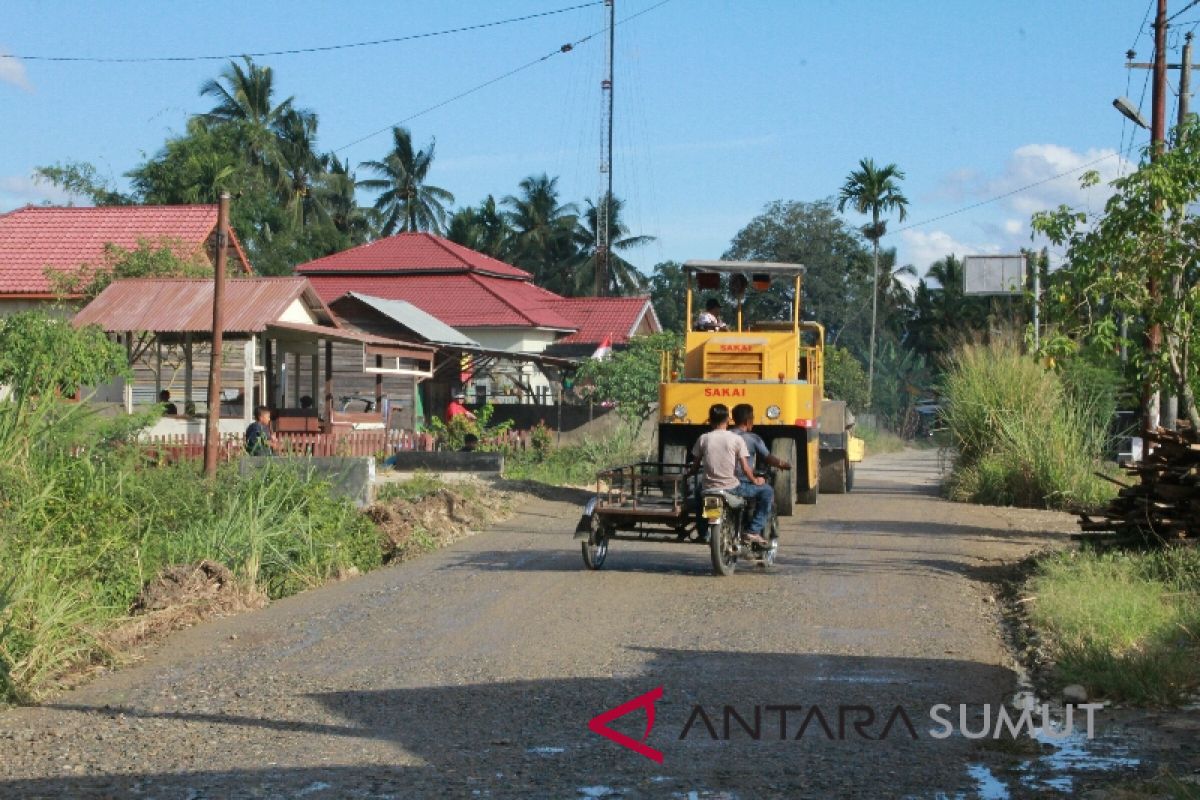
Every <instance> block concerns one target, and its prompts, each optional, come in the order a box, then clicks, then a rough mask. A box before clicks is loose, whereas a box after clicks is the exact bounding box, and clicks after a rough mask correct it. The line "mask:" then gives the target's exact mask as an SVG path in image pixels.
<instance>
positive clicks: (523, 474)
mask: <svg viewBox="0 0 1200 800" xmlns="http://www.w3.org/2000/svg"><path fill="white" fill-rule="evenodd" d="M645 456H646V453H645V452H644V448H643V446H642V444H641V443H640V442H638V441H637V439H636V438H635V436H634V434H633V432H632V431H631V430H630V429H629V428H628V427H626V426H622V427H621V428H620V429H618V431H617V432H616V433H614V434H613V435H612V436H609V437H608V438H605V439H590V438H589V439H585V440H584V441H583V442H582V443H581V444H578V445H572V446H568V447H558V448H554V449H552V450H550V451H548V452H547V453H546V454H545V455H544V456H540V455H538V454H537V453H536V452H526V453H516V454H513V455H512V456H509V457H508V458H507V459H506V460H505V463H504V476H505V477H506V478H512V479H515V480H531V481H537V482H539V483H546V484H550V485H553V486H566V485H573V486H587V485H590V484H593V483H595V481H596V473H597V472H599V471H600V470H602V469H606V468H608V467H613V466H617V465H620V464H628V463H630V462H633V461H638V460H640V459H642V458H644V457H645Z"/></svg>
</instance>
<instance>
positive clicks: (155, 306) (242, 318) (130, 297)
mask: <svg viewBox="0 0 1200 800" xmlns="http://www.w3.org/2000/svg"><path fill="white" fill-rule="evenodd" d="M301 299H303V300H304V304H305V306H307V307H308V309H309V311H310V312H312V313H313V314H314V315H315V316H316V318H317V319H318V320H319V321H320V322H322V323H326V324H330V325H332V324H334V323H333V316H332V315H331V314H330V313H329V309H328V308H327V307H326V306H325V304H324V303H323V302H322V301H321V299H320V297H318V296H317V293H316V292H315V291H314V290H313V288H312V286H311V285H310V284H309V282H308V280H307V279H306V278H301V277H290V278H230V279H229V280H227V281H226V282H225V326H224V329H225V332H226V333H262V332H263V331H264V330H266V328H267V326H268V325H272V324H275V323H277V322H280V321H281V320H280V318H281V317H282V316H283V315H284V314H285V313H286V312H287V310H288V308H289V307H290V306H291V305H292V304H293V303H295V302H296V301H297V300H301ZM212 307H213V282H212V281H211V280H198V279H187V278H135V279H131V280H123V281H115V282H113V283H112V284H110V285H109V286H108V288H106V289H105V290H104V291H102V292H101V293H100V294H99V295H98V296H97V297H96V299H95V300H93V301H92V302H90V303H88V304H87V306H85V307H84V308H83V310H81V311H80V312H79V313H78V314H76V315H75V319H74V320H73V321H74V324H75V325H76V326H83V325H99V326H100V327H101V328H103V329H104V330H106V331H110V332H120V331H151V332H155V333H209V332H211V331H212Z"/></svg>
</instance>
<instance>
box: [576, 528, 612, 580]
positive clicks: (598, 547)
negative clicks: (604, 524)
mask: <svg viewBox="0 0 1200 800" xmlns="http://www.w3.org/2000/svg"><path fill="white" fill-rule="evenodd" d="M605 533H606V532H605V531H604V529H603V528H601V527H600V523H599V521H598V520H597V519H596V518H595V517H594V516H593V517H592V530H591V533H589V534H588V538H587V541H585V542H583V543H582V544H581V549H582V550H583V565H584V566H585V567H587V568H588V569H600V568H601V567H602V566H604V559H605V558H607V557H608V536H607V535H605Z"/></svg>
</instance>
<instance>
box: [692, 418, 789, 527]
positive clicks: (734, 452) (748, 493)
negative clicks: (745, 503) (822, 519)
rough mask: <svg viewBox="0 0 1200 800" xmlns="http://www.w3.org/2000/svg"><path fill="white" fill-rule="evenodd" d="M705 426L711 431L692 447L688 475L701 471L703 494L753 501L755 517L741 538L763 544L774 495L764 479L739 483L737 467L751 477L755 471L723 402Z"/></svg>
mask: <svg viewBox="0 0 1200 800" xmlns="http://www.w3.org/2000/svg"><path fill="white" fill-rule="evenodd" d="M708 423H709V425H711V426H712V430H711V431H709V432H708V433H706V434H704V435H703V436H701V437H700V438H699V439H698V440H697V441H696V444H695V446H694V447H693V448H692V455H693V456H694V457H695V459H694V460H693V462H692V468H691V473H692V474H695V473H697V472H699V471H700V470H701V469H702V468H703V470H704V479H703V487H704V491H713V490H721V491H726V492H730V493H731V494H736V495H738V496H740V497H745V498H747V499H750V498H753V499H754V500H755V501H756V504H755V508H754V516H753V517H752V518H751V520H750V525H749V528H748V530H746V531H745V532H744V533H743V536H744V537H745V539H746V541H749V542H754V543H755V544H766V543H767V540H766V539H765V538H764V537H763V529H764V528H765V527H766V524H767V520H768V519H770V517H771V507H772V505H774V502H775V492H774V491H773V490H772V489H771V487H770V485H769V484H768V483H767V481H766V479H765V478H759V477H754V478H752V479H751V480H749V481H740V480H738V477H737V471H738V468H739V467H740V468H741V469H742V470H743V474H745V475H754V468H753V467H752V466H750V462H749V460H748V459H749V456H750V451H749V450H748V449H747V448H746V441H745V440H744V439H743V438H742V437H741V436H739V435H737V434H736V433H733V432H732V431H730V430H729V407H728V406H726V405H725V404H724V403H717V404H716V405H714V406H713V407H712V408H710V409H709V410H708Z"/></svg>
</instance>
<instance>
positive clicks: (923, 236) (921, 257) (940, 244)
mask: <svg viewBox="0 0 1200 800" xmlns="http://www.w3.org/2000/svg"><path fill="white" fill-rule="evenodd" d="M900 238H901V239H903V240H904V252H905V254H906V258H905V261H908V262H909V263H911V264H912V265H913V266H914V267H916V268H917V273H918V274H920V275H924V274H925V271H926V270H927V269H928V268H929V265H930V264H932V263H933V262H935V261H937V260H938V259H940V258H945V257H946V256H948V255H950V254H951V253H953V254H954V255H956V256H958V257H959V258H962V257H963V256H965V255H990V254H993V253H999V252H1000V245H999V244H998V243H996V242H982V243H979V242H977V243H973V244H968V243H964V242H960V241H959V240H957V239H955V238H954V237H953V236H951V235H950V234H949V233H946V232H945V231H928V232H927V231H919V230H908V231H902V232H901V233H900Z"/></svg>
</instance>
